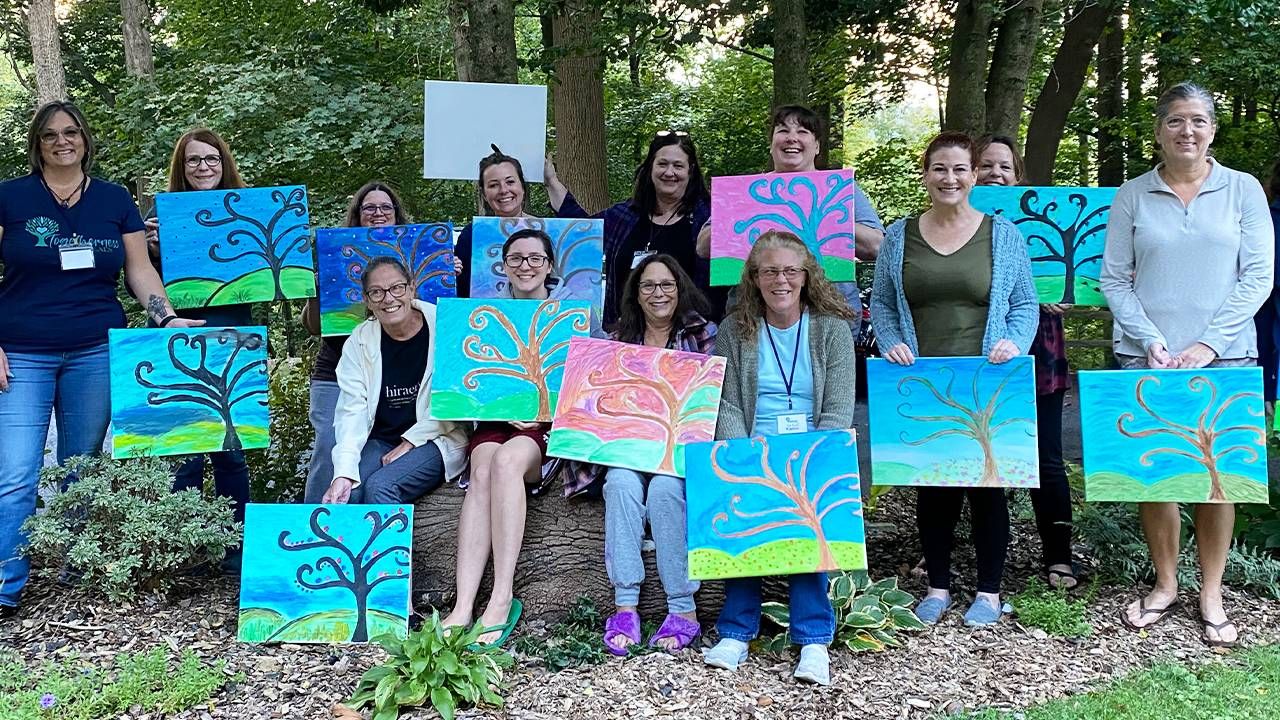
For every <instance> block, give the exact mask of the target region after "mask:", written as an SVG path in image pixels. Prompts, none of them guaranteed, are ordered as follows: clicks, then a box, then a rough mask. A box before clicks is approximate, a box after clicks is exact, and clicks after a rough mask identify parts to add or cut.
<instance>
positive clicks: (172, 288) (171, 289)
mask: <svg viewBox="0 0 1280 720" xmlns="http://www.w3.org/2000/svg"><path fill="white" fill-rule="evenodd" d="M220 287H222V281H221V280H209V279H207V278H192V279H189V280H179V281H177V282H174V283H170V284H168V285H165V286H164V289H165V293H167V294H168V295H169V303H170V304H172V305H173V308H174V309H175V310H184V309H186V308H195V307H204V304H205V301H206V300H208V299H209V296H210V295H213V294H214V293H215V292H217V291H218V288H220Z"/></svg>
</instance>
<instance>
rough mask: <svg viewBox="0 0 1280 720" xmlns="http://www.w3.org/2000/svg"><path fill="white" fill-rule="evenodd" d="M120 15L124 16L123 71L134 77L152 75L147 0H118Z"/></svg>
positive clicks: (153, 68)
mask: <svg viewBox="0 0 1280 720" xmlns="http://www.w3.org/2000/svg"><path fill="white" fill-rule="evenodd" d="M120 15H121V16H122V17H123V18H124V20H123V22H122V23H121V29H122V31H123V34H124V67H125V72H126V73H128V74H129V75H130V76H131V77H135V78H152V77H154V76H155V74H156V65H155V59H154V56H153V54H152V52H151V29H150V28H151V8H149V7H148V6H147V0H120Z"/></svg>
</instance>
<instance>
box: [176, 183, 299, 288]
mask: <svg viewBox="0 0 1280 720" xmlns="http://www.w3.org/2000/svg"><path fill="white" fill-rule="evenodd" d="M156 217H157V218H158V219H159V221H160V261H161V273H162V274H163V276H164V283H165V290H166V292H168V294H169V301H170V302H172V303H173V306H174V307H175V308H192V307H205V306H209V305H237V304H241V303H251V302H269V301H272V300H287V299H295V298H308V297H315V295H316V277H315V263H314V261H313V260H312V257H311V228H310V215H309V211H308V208H307V189H306V188H304V187H301V186H287V187H267V188H243V189H239V190H204V191H198V192H172V193H161V194H160V195H157V196H156Z"/></svg>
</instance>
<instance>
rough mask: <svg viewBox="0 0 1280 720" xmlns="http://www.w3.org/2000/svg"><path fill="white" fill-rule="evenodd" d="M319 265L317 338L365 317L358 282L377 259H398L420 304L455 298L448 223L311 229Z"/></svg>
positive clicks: (347, 329) (350, 327) (346, 328)
mask: <svg viewBox="0 0 1280 720" xmlns="http://www.w3.org/2000/svg"><path fill="white" fill-rule="evenodd" d="M316 256H317V258H318V259H319V263H318V264H319V266H320V333H321V334H322V335H349V334H350V333H351V331H352V330H354V329H355V326H356V325H358V324H360V322H361V321H362V320H364V318H365V305H364V293H363V292H362V290H361V278H362V277H363V276H364V268H365V266H366V265H368V264H369V261H370V260H372V259H374V258H376V257H382V256H385V257H391V258H395V259H396V260H399V261H400V263H401V264H403V265H404V266H405V267H406V268H408V270H409V273H410V274H411V275H412V276H413V281H414V284H415V285H416V286H417V288H418V293H417V297H418V299H419V300H424V301H426V302H430V303H434V302H435V301H436V299H438V298H442V297H453V296H455V295H456V294H457V286H456V285H455V284H454V278H455V277H456V276H455V275H454V274H453V226H452V225H451V224H449V223H447V222H446V223H431V224H419V225H386V226H382V227H367V228H364V227H356V228H320V229H318V230H316Z"/></svg>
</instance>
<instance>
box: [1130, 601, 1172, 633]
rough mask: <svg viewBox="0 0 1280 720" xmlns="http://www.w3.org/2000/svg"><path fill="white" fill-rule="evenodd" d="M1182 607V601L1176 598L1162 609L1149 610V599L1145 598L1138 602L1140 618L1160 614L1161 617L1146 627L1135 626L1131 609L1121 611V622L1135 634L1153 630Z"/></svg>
mask: <svg viewBox="0 0 1280 720" xmlns="http://www.w3.org/2000/svg"><path fill="white" fill-rule="evenodd" d="M1180 607H1182V601H1181V600H1178V599H1176V598H1175V599H1174V601H1173V602H1171V603H1169V604H1168V605H1165V606H1164V607H1162V608H1149V607H1147V599H1146V598H1145V597H1144V598H1142V599H1140V600H1138V618H1139V619H1141V618H1144V617H1146V616H1148V615H1151V614H1153V613H1157V614H1159V617H1157V618H1156V619H1155V620H1152V621H1151V622H1149V623H1147V624H1146V625H1134V624H1133V622H1132V621H1131V620H1129V609H1128V608H1123V609H1121V610H1120V622H1121V623H1123V624H1124V626H1125V627H1127V628H1129V629H1130V630H1133V631H1134V632H1140V631H1142V630H1146V629H1148V628H1153V627H1155V626H1156V625H1159V624H1160V623H1162V622H1164V621H1165V618H1167V617H1169V616H1170V615H1172V614H1173V612H1174V611H1175V610H1177V609H1178V608H1180Z"/></svg>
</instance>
